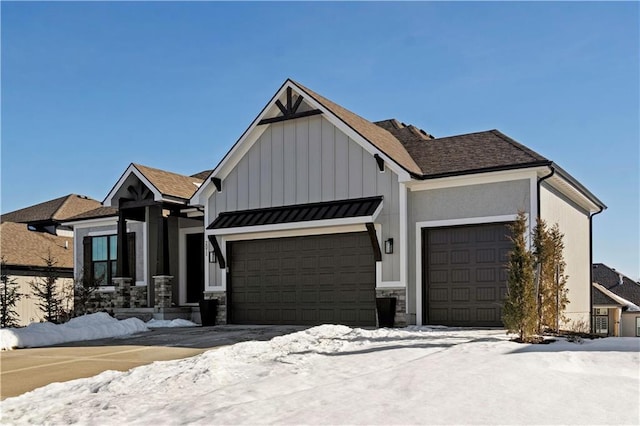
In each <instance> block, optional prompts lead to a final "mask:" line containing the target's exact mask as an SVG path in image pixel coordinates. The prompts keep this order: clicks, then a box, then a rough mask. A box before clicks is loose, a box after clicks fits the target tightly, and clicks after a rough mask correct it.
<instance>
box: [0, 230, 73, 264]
mask: <svg viewBox="0 0 640 426" xmlns="http://www.w3.org/2000/svg"><path fill="white" fill-rule="evenodd" d="M0 234H1V237H0V238H1V240H0V241H1V243H2V257H3V258H4V260H5V262H6V263H7V265H20V266H46V264H45V262H44V260H43V258H46V257H47V256H48V253H49V252H48V250H51V256H52V258H54V259H56V261H57V264H56V265H55V266H56V267H59V268H73V238H72V237H61V236H57V235H51V234H48V233H45V232H34V231H29V230H28V229H27V225H26V224H24V223H14V222H4V223H2V224H1V225H0ZM65 243H66V244H67V245H66V247H67V248H65Z"/></svg>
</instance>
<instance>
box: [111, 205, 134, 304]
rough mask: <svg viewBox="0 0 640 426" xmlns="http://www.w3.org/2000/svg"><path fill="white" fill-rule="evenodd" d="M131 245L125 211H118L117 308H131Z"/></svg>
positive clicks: (114, 279)
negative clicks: (128, 238)
mask: <svg viewBox="0 0 640 426" xmlns="http://www.w3.org/2000/svg"><path fill="white" fill-rule="evenodd" d="M129 271H130V269H129V244H128V242H127V219H126V218H125V212H124V209H122V208H120V209H118V248H117V259H116V276H115V277H113V285H114V287H115V296H116V297H115V305H116V308H129V307H131V273H130V272H129Z"/></svg>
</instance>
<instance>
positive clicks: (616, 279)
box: [593, 263, 640, 306]
mask: <svg viewBox="0 0 640 426" xmlns="http://www.w3.org/2000/svg"><path fill="white" fill-rule="evenodd" d="M620 278H622V284H620ZM593 281H594V282H597V283H598V284H600V285H601V286H603V287H604V288H606V289H607V290H609V291H610V292H612V293H614V294H617V295H618V296H620V297H622V298H624V299H627V300H628V301H629V302H631V303H634V304H636V305H638V306H640V283H638V282H636V281H634V280H632V279H631V278H629V277H627V276H625V275H624V274H621V273H619V272H618V271H616V270H615V269H613V268H610V267H608V266H607V265H605V264H604V263H594V264H593Z"/></svg>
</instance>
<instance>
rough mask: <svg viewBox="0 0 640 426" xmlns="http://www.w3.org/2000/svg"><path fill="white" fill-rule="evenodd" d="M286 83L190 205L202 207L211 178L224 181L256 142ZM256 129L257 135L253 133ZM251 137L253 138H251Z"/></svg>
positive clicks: (201, 186) (214, 171)
mask: <svg viewBox="0 0 640 426" xmlns="http://www.w3.org/2000/svg"><path fill="white" fill-rule="evenodd" d="M287 83H290V80H288V79H287V80H286V81H285V82H284V83H283V84H282V86H280V89H278V90H277V91H276V93H275V95H273V96H272V97H271V99H270V100H269V102H267V104H266V105H265V106H264V107H263V108H262V111H260V113H259V114H258V116H257V117H256V118H255V119H254V120H253V121H252V122H251V124H250V125H249V127H247V129H246V130H245V131H244V132H243V133H242V135H240V138H239V139H238V140H237V141H236V143H234V144H233V146H232V147H231V149H230V150H229V151H227V153H226V154H225V155H224V157H222V160H220V162H219V163H218V165H217V166H216V167H215V168H214V169H213V171H212V172H211V173H210V174H209V176H208V177H207V179H206V180H205V181H204V182H203V183H202V185H200V188H198V189H197V190H196V192H195V193H194V194H193V195H192V196H191V199H190V200H189V203H190V204H191V203H194V204H196V205H204V203H203V202H202V198H203V197H202V194H203V193H204V191H205V190H206V189H207V188H209V187H211V186H212V185H213V183H212V182H211V177H219V178H220V179H224V178H225V177H226V175H227V174H228V173H229V172H228V171H227V170H230V169H233V167H235V165H236V164H237V163H238V162H239V161H240V159H241V158H242V156H243V155H244V154H246V152H247V151H248V150H249V148H251V146H252V145H253V143H254V142H255V141H256V140H258V138H259V137H260V135H262V133H263V132H264V130H265V129H266V127H267V126H263V127H262V128H258V123H259V122H260V120H262V119H263V118H264V116H265V114H266V113H267V111H269V109H271V107H272V106H273V105H275V102H276V99H278V98H279V97H280V96H281V95H282V93H283V92H284V91H285V89H286V88H287V87H288V86H287ZM256 128H258V132H259V133H258V132H254V130H256ZM256 133H257V135H256ZM252 135H253V137H251V136H252ZM247 140H249V142H246V141H247ZM246 144H249V146H248V147H246V148H245V147H243V146H244V145H246ZM239 151H241V152H242V153H241V155H239V154H238V152H239ZM229 164H231V165H229ZM211 193H213V192H211ZM210 195H211V194H209V196H210Z"/></svg>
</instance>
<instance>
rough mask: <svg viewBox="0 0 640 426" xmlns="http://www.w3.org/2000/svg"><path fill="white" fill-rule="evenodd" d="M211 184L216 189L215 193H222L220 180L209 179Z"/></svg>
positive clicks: (215, 178)
mask: <svg viewBox="0 0 640 426" xmlns="http://www.w3.org/2000/svg"><path fill="white" fill-rule="evenodd" d="M211 183H213V185H214V186H215V187H216V191H218V192H222V179H220V178H217V177H212V178H211Z"/></svg>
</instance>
